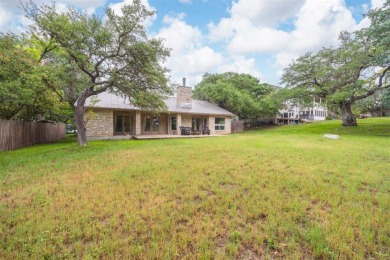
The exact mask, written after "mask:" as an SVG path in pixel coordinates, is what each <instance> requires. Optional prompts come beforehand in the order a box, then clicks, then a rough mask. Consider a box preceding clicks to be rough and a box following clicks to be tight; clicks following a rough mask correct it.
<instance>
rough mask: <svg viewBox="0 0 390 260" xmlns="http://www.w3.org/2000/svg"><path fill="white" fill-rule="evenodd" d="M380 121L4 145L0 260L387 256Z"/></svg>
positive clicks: (389, 184) (388, 124)
mask: <svg viewBox="0 0 390 260" xmlns="http://www.w3.org/2000/svg"><path fill="white" fill-rule="evenodd" d="M389 129H390V119H389V118H382V119H374V118H369V119H364V120H361V121H359V124H358V126H357V127H355V128H344V127H341V126H340V121H337V120H332V121H323V122H316V123H312V124H308V125H298V126H292V125H290V126H283V127H274V128H268V129H266V130H257V131H248V132H244V133H239V134H232V135H230V136H224V137H212V138H201V139H171V140H153V141H131V140H130V141H129V140H126V141H94V142H90V145H89V146H88V147H84V148H81V147H78V146H77V144H76V142H75V140H74V139H70V138H68V139H67V140H66V141H63V142H61V143H56V144H48V145H39V146H36V147H29V148H24V149H19V150H16V151H9V152H3V153H0V185H1V186H0V211H1V214H0V234H1V236H0V258H5V259H14V258H19V259H28V258H52V257H58V258H132V259H134V258H145V259H147V258H159V259H160V258H185V257H187V258H217V259H223V258H246V259H250V258H256V257H259V258H260V257H261V258H280V259H299V258H306V259H307V258H309V259H310V258H324V259H329V258H344V259H368V258H373V259H384V258H388V257H389V254H390V238H389V234H388V232H389V230H390V222H389V221H388V220H389V219H390V215H389V214H390V213H389V212H390V195H389V194H390V181H389V180H390V173H389V169H390V161H389V158H390V149H389V147H390V138H389V137H390V131H389ZM326 133H328V134H338V135H340V137H341V138H340V139H339V140H330V139H325V138H322V135H324V134H326Z"/></svg>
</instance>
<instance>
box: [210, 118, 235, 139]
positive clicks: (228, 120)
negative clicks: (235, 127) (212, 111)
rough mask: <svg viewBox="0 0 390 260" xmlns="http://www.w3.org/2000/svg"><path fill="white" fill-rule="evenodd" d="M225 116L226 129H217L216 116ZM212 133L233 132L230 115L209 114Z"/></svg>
mask: <svg viewBox="0 0 390 260" xmlns="http://www.w3.org/2000/svg"><path fill="white" fill-rule="evenodd" d="M216 117H218V118H221V117H222V118H225V130H215V118H216ZM209 129H210V134H217V135H220V134H230V133H231V132H232V121H231V118H230V117H225V116H209Z"/></svg>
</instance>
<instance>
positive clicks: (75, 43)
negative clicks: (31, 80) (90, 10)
mask: <svg viewBox="0 0 390 260" xmlns="http://www.w3.org/2000/svg"><path fill="white" fill-rule="evenodd" d="M24 10H25V11H26V14H27V17H28V18H30V19H31V20H32V21H33V22H34V24H33V25H32V26H31V30H32V32H33V33H34V34H35V35H37V36H38V37H40V38H41V39H42V40H43V41H46V42H50V41H52V40H54V41H55V43H56V44H57V45H58V46H59V47H60V48H61V49H62V51H63V52H64V53H65V54H66V55H64V56H63V57H65V58H66V59H68V61H69V62H70V63H71V67H72V68H74V67H77V69H78V71H79V72H81V73H82V74H83V75H84V76H85V77H83V78H87V80H86V82H85V83H84V84H85V85H84V86H83V87H81V89H78V88H77V90H76V93H77V101H76V103H75V104H74V121H75V125H76V127H77V132H78V138H77V141H78V143H79V145H86V144H87V139H86V128H85V126H84V123H83V120H84V114H85V108H84V104H85V101H86V99H87V98H88V97H91V96H94V95H97V94H99V93H102V92H104V91H112V92H115V93H117V94H120V95H123V96H126V97H128V98H129V100H130V101H131V102H132V103H133V104H134V105H137V106H141V107H145V108H150V109H155V110H160V109H163V108H164V107H165V104H164V102H163V98H164V97H165V96H166V95H168V94H171V91H172V90H171V88H170V87H169V86H168V85H167V82H168V79H167V77H166V73H167V69H166V68H164V67H163V66H162V65H161V62H163V61H164V60H165V58H166V57H168V56H169V50H168V49H166V48H165V47H164V46H163V44H162V40H161V39H149V38H148V37H147V35H146V32H145V29H144V27H143V25H142V24H143V21H144V20H145V19H146V18H148V17H150V16H152V15H154V12H153V11H148V10H147V9H146V8H145V7H144V6H143V5H142V4H141V3H140V1H139V0H134V1H133V3H132V4H131V5H124V6H123V8H122V14H121V15H117V14H115V13H114V11H113V10H112V9H110V8H108V9H106V12H105V17H101V16H97V15H88V14H87V13H85V12H80V11H78V10H77V9H75V8H74V7H68V10H67V11H66V12H64V13H59V12H57V11H56V8H55V4H52V5H43V6H41V7H38V6H36V5H35V4H34V3H33V2H30V3H29V4H28V5H25V6H24ZM64 76H66V74H64ZM48 83H49V85H51V86H55V84H54V85H53V84H52V83H53V82H51V83H50V82H48ZM49 85H48V86H49ZM67 90H69V89H65V90H64V89H63V90H62V91H67Z"/></svg>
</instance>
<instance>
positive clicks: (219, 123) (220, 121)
mask: <svg viewBox="0 0 390 260" xmlns="http://www.w3.org/2000/svg"><path fill="white" fill-rule="evenodd" d="M215 130H225V118H219V117H216V118H215Z"/></svg>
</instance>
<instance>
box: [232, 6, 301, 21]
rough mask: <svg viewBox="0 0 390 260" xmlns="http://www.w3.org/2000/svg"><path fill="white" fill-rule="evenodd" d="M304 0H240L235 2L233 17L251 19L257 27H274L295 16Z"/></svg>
mask: <svg viewBox="0 0 390 260" xmlns="http://www.w3.org/2000/svg"><path fill="white" fill-rule="evenodd" d="M303 2H304V0H289V1H286V0H272V1H269V0H257V1H253V0H239V1H237V2H235V1H234V2H233V5H232V8H231V11H230V12H231V15H232V17H243V18H246V19H249V20H250V21H251V22H253V23H254V24H255V25H260V26H274V25H275V24H276V23H277V22H280V21H284V20H285V19H288V18H290V17H291V16H293V15H294V13H295V12H296V11H298V10H299V8H300V7H301V6H302V4H303Z"/></svg>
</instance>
